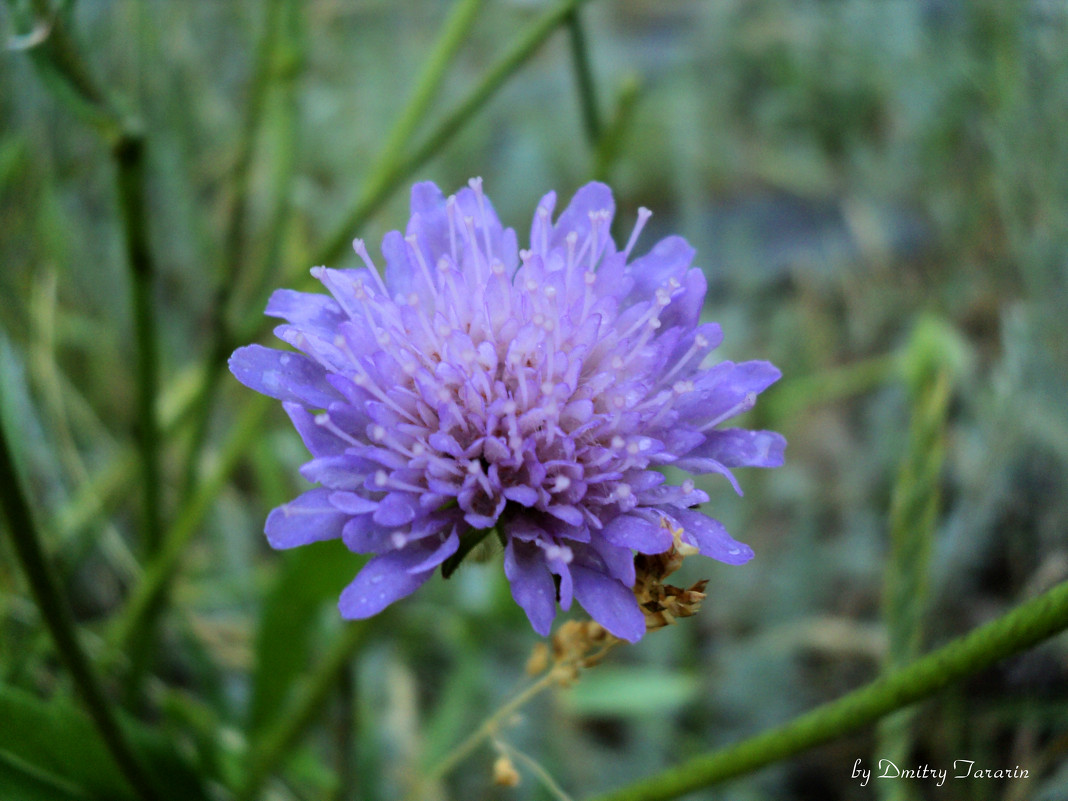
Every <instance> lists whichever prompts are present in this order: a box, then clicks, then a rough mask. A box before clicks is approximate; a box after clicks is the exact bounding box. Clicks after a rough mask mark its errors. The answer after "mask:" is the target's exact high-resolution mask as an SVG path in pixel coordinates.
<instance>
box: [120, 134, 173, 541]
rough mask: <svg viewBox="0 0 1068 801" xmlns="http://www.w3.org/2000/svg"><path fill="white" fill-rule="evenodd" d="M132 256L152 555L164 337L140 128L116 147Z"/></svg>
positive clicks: (157, 521)
mask: <svg viewBox="0 0 1068 801" xmlns="http://www.w3.org/2000/svg"><path fill="white" fill-rule="evenodd" d="M113 157H114V159H115V167H116V170H117V174H116V180H117V186H118V194H119V212H120V216H121V218H122V227H123V238H124V241H125V245H126V258H127V262H128V266H129V268H130V279H131V283H132V285H133V292H132V297H133V319H134V332H135V338H136V341H137V422H138V431H137V443H138V451H139V453H140V457H141V470H142V474H141V489H142V498H143V503H144V509H143V510H142V515H143V521H144V522H143V524H142V526H143V535H144V546H145V553H146V554H147V555H148V556H151V555H153V554H155V553H156V552H157V551H158V550H159V546H160V537H161V532H162V525H161V515H162V512H161V507H160V484H161V477H160V461H159V451H160V422H159V417H158V415H157V412H156V396H157V393H158V391H159V352H158V351H159V341H158V337H157V334H156V315H155V311H154V309H153V306H154V304H153V298H152V290H153V284H154V282H155V268H154V266H153V263H152V261H153V260H152V254H151V252H150V250H149V247H148V225H147V220H146V218H145V208H146V202H145V177H144V165H145V158H144V157H145V147H144V138H143V137H142V136H141V135H140V133H137V132H132V131H131V132H127V133H126V134H124V135H123V136H122V137H121V138H120V139H119V142H118V144H117V145H116V146H115V148H114V149H113Z"/></svg>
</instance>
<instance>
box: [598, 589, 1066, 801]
mask: <svg viewBox="0 0 1068 801" xmlns="http://www.w3.org/2000/svg"><path fill="white" fill-rule="evenodd" d="M1066 628H1068V582H1063V583H1061V584H1059V585H1057V586H1056V587H1054V588H1053V589H1051V590H1049V591H1047V592H1045V593H1043V594H1042V595H1040V596H1038V597H1037V598H1034V599H1033V600H1030V601H1027V602H1026V603H1023V604H1021V605H1020V606H1018V607H1017V608H1016V609H1014V610H1012V611H1011V612H1008V613H1007V614H1005V615H1003V616H1002V617H1000V618H998V619H997V620H994V621H993V622H991V623H988V624H986V625H984V626H981V627H980V628H978V629H975V630H974V631H972V632H971V633H969V634H966V635H965V636H963V637H960V638H958V639H956V640H953V641H952V642H950V643H949V644H947V645H945V646H943V647H941V648H939V649H938V650H937V651H933V652H931V653H929V654H927V655H926V656H924V657H922V658H920V659H919V660H917V661H916V662H913V663H912V664H911V665H909V666H908V667H905V668H902V669H901V670H897V671H894V672H893V673H890V674H888V675H885V676H883V677H880V678H878V679H876V680H875V681H873V682H872V683H871V684H868V685H867V686H865V687H862V688H860V689H859V690H855V691H854V692H851V693H849V694H848V695H846V696H843V697H842V698H839V699H838V700H836V701H831V702H830V703H827V704H824V705H823V706H820V707H817V708H816V709H813V710H812V711H811V712H807V713H805V714H803V715H801V716H800V717H798V718H795V719H794V720H792V721H790V722H789V723H786V724H784V725H782V726H779V727H777V728H774V729H771V730H768V731H765V732H763V733H761V734H758V735H756V736H755V737H751V738H750V739H748V740H744V741H742V742H740V743H737V744H735V745H732V746H728V747H726V748H722V749H719V750H716V751H713V752H711V753H709V754H706V755H704V756H699V757H696V758H694V759H691V760H689V761H687V762H684V763H682V764H681V765H678V766H676V767H674V768H670V769H668V770H665V771H662V772H661V773H658V774H655V775H653V776H651V777H648V778H645V779H642V780H640V781H637V782H635V783H633V784H631V785H629V786H627V787H623V788H621V789H619V790H615V791H612V792H608V793H605V794H603V795H599V796H596V798H595V799H594V800H593V801H664V799H670V798H678V797H679V796H681V795H684V794H686V793H690V792H693V791H695V790H699V789H701V788H703V787H708V786H710V785H713V784H716V783H718V782H722V781H725V780H727V779H731V778H734V777H736V776H742V775H745V774H747V773H751V772H752V771H755V770H757V769H759V768H762V767H764V766H766V765H770V764H772V763H774V762H778V761H780V760H782V759H786V758H788V757H791V756H793V755H794V754H798V753H800V752H802V751H805V750H806V749H809V748H812V747H813V746H817V745H820V744H822V743H826V742H829V741H831V740H834V739H836V738H838V737H841V736H843V735H844V734H846V733H848V732H850V731H852V730H854V729H858V728H861V727H862V726H866V725H869V724H871V723H873V722H874V721H876V720H878V719H880V718H881V717H883V716H884V715H886V714H888V713H890V712H894V711H896V710H898V709H902V708H904V707H906V706H909V705H910V704H914V703H916V702H917V701H920V700H922V699H924V698H927V697H928V696H931V695H933V694H934V693H936V692H938V691H939V690H941V689H943V688H945V687H947V686H949V685H950V684H952V683H953V682H955V681H958V680H960V679H962V678H964V677H965V676H969V675H971V674H973V673H977V672H979V671H980V670H983V669H984V668H986V667H989V666H990V665H992V664H994V663H995V662H997V661H998V660H1000V659H1004V658H1005V657H1007V656H1011V655H1013V654H1016V653H1019V652H1020V651H1024V650H1026V649H1028V648H1030V647H1032V646H1033V645H1036V644H1037V643H1040V642H1042V641H1043V640H1045V639H1047V638H1049V637H1052V636H1053V635H1055V634H1058V633H1060V632H1061V631H1063V630H1064V629H1066Z"/></svg>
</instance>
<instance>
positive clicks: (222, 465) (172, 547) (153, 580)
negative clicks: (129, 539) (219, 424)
mask: <svg viewBox="0 0 1068 801" xmlns="http://www.w3.org/2000/svg"><path fill="white" fill-rule="evenodd" d="M272 408H273V403H272V401H271V399H270V398H267V397H265V396H257V397H256V398H253V399H252V400H251V401H250V402H249V403H248V404H247V405H246V406H245V408H244V409H243V410H242V413H241V416H240V418H239V419H238V421H237V423H236V424H235V425H234V427H233V428H232V429H231V431H230V435H229V437H228V438H227V440H226V442H225V443H223V446H222V448H221V451H220V454H219V460H218V462H217V463H216V465H215V466H214V468H213V469H212V471H211V473H209V474H208V475H207V476H206V477H205V479H204V480H203V481H202V482H201V483H200V484H199V485H198V487H197V491H196V492H195V493H194V494H193V496H192V497H191V498H190V499H189V502H188V503H186V504H185V506H183V507H182V510H181V512H180V514H179V515H178V517H177V519H176V520H175V521H174V523H173V525H171V526H170V528H168V530H167V533H166V535H165V536H164V538H163V544H162V547H161V548H160V550H159V553H158V554H157V555H156V557H155V558H154V559H153V560H152V561H151V562H150V563H149V564H148V565H147V566H146V568H145V572H144V575H143V576H142V578H141V581H140V582H139V583H138V584H137V586H136V587H135V588H134V590H133V592H132V593H131V595H130V598H129V600H128V601H127V603H126V606H125V607H124V608H123V610H122V617H121V618H120V619H119V620H118V621H116V624H115V628H114V630H113V631H112V635H111V638H110V639H111V643H112V644H113V645H114V646H115V647H116V648H117V649H118V650H121V651H127V650H129V648H130V647H131V644H132V643H135V642H137V641H138V640H139V639H140V638H141V637H143V634H142V632H143V631H144V630H145V628H146V627H147V626H149V625H150V624H151V621H152V620H153V618H154V615H155V613H156V612H158V605H159V604H160V603H161V602H162V599H164V598H165V597H166V593H167V589H168V587H169V585H170V582H171V580H172V579H173V577H174V574H175V572H176V571H177V570H178V567H179V565H180V563H181V558H182V555H183V554H184V553H185V549H186V546H187V545H188V544H189V542H190V541H191V540H192V539H193V536H194V535H195V534H196V533H197V531H198V530H199V527H200V523H201V522H202V521H203V519H204V516H205V515H206V514H207V513H208V510H209V509H210V508H211V504H212V503H213V502H214V500H215V498H216V497H218V494H219V493H220V492H221V491H222V488H223V486H224V485H225V484H226V482H227V480H228V479H229V477H230V473H231V472H232V471H233V469H234V467H236V466H237V463H238V461H239V460H240V458H241V456H242V455H243V454H244V453H245V451H246V449H247V448H248V447H249V445H250V444H251V443H252V442H253V441H254V440H255V439H256V438H257V437H259V436H260V435H261V434H262V431H263V419H264V417H266V415H267V411H268V410H269V409H272Z"/></svg>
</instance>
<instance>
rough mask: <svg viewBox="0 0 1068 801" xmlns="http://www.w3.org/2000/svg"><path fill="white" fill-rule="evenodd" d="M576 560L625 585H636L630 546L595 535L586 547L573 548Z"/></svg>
mask: <svg viewBox="0 0 1068 801" xmlns="http://www.w3.org/2000/svg"><path fill="white" fill-rule="evenodd" d="M573 550H574V551H575V560H576V561H578V562H579V563H580V564H584V565H587V566H588V567H591V568H593V569H595V570H599V571H600V572H601V573H607V574H608V575H609V576H611V577H612V578H615V579H618V580H619V581H621V582H622V583H623V586H625V587H633V586H634V579H635V574H634V554H633V553H632V552H631V550H630V548H623V547H621V546H619V545H612V544H611V543H610V542H606V541H605V540H603V539H602V538H600V537H594V538H593V539H591V540H590V543H589V545H587V546H586V547H582V546H579V547H578V548H574V549H573Z"/></svg>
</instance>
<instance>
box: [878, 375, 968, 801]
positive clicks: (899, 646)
mask: <svg viewBox="0 0 1068 801" xmlns="http://www.w3.org/2000/svg"><path fill="white" fill-rule="evenodd" d="M914 395H915V399H914V407H913V415H912V424H911V426H910V430H909V439H908V446H907V448H906V450H905V454H904V458H903V460H902V464H901V469H900V471H899V474H898V477H897V481H896V483H895V485H894V492H893V497H892V499H891V502H890V556H889V561H888V563H887V570H886V585H885V588H884V594H883V617H884V619H885V620H886V628H887V633H888V635H889V647H888V651H887V660H886V665H885V668H886V670H888V671H890V670H896V669H899V668H901V667H904V666H905V665H907V664H908V663H909V662H911V661H913V660H915V659H916V657H917V656H918V655H919V653H920V646H921V643H922V638H923V618H924V615H925V613H926V611H927V596H928V574H929V572H930V563H931V544H932V542H933V541H934V536H935V529H936V527H937V524H938V509H939V506H940V504H941V491H940V481H939V477H940V473H941V472H942V465H943V462H944V459H945V428H946V415H947V412H948V408H949V395H950V382H949V377H948V374H947V373H945V372H934V373H932V374H931V375H930V376H929V377H928V378H927V379H926V380H925V381H923V383H922V385H921V386H920V387H918V388H917V389H916V391H915V392H914ZM915 713H916V709H915V708H914V707H913V708H909V709H903V710H901V711H900V712H897V713H895V714H893V715H890V716H888V717H886V718H884V719H883V720H882V721H881V722H880V725H879V739H878V742H879V746H878V753H879V754H880V755H882V756H884V757H885V758H887V759H889V760H891V761H892V762H894V763H895V764H901V763H902V760H904V759H906V758H907V757H908V754H909V753H910V751H911V750H912V726H913V720H914V718H915V716H916V715H915ZM879 794H880V797H881V798H883V799H884V801H908V799H911V798H915V797H916V796H915V791H914V788H912V787H911V786H910V785H909V783H908V782H891V783H889V784H880V785H879Z"/></svg>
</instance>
